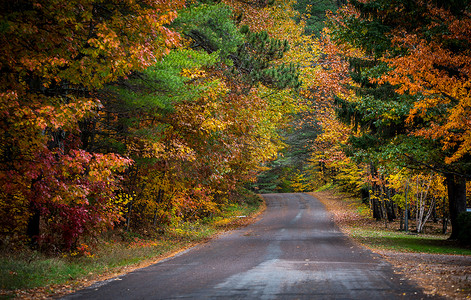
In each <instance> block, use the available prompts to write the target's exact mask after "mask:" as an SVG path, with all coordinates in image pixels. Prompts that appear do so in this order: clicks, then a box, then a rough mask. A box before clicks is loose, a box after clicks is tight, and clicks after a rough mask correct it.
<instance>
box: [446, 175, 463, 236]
mask: <svg viewBox="0 0 471 300" xmlns="http://www.w3.org/2000/svg"><path fill="white" fill-rule="evenodd" d="M445 178H446V183H447V187H448V202H449V205H450V221H451V236H450V239H457V238H458V235H459V233H460V230H461V228H460V225H459V224H458V223H457V219H458V216H459V215H460V214H461V213H462V212H465V211H466V179H465V178H464V177H461V176H458V175H453V174H446V175H445Z"/></svg>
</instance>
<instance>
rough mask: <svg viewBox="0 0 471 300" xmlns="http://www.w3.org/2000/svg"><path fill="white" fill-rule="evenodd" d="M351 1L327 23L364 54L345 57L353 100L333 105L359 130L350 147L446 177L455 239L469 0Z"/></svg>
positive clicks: (461, 198) (460, 201) (463, 155)
mask: <svg viewBox="0 0 471 300" xmlns="http://www.w3.org/2000/svg"><path fill="white" fill-rule="evenodd" d="M351 4H352V6H350V7H347V8H346V9H344V10H343V11H341V12H340V13H339V14H338V15H337V19H335V20H334V19H333V23H332V25H333V26H332V28H333V35H334V36H335V38H336V39H337V40H338V41H341V42H342V43H347V44H349V45H352V46H354V47H357V48H360V49H361V50H362V51H363V52H364V53H365V56H364V57H362V58H361V59H351V60H350V65H351V66H352V68H353V73H352V78H353V79H354V80H355V82H357V84H358V85H357V86H354V87H353V90H355V91H356V93H357V95H358V98H357V100H356V101H348V100H345V99H343V100H342V99H341V98H339V99H338V102H337V103H338V104H339V105H340V110H339V113H340V116H341V117H342V118H343V119H344V120H345V121H348V122H353V123H354V124H357V125H359V126H360V128H361V129H362V132H363V134H362V135H361V136H360V137H352V138H351V140H350V142H351V145H352V146H353V148H352V149H363V150H364V151H367V152H363V153H367V155H368V156H369V157H370V158H372V157H374V158H376V160H377V161H378V162H381V163H382V164H383V165H384V164H390V165H391V166H392V165H399V166H409V167H415V168H422V169H433V170H435V171H438V172H441V173H442V174H445V175H446V178H447V182H448V188H449V189H448V193H449V195H448V196H449V201H450V212H451V211H452V210H455V212H454V213H452V215H453V216H451V219H452V225H453V233H452V238H455V237H457V235H458V233H459V231H460V228H459V225H458V224H457V222H456V219H457V216H458V214H459V213H460V212H461V211H463V210H464V207H465V206H466V200H465V199H466V196H465V194H464V195H463V193H465V179H464V177H466V176H468V174H469V159H468V153H467V150H465V149H466V147H467V146H466V145H467V143H468V142H467V137H466V136H467V133H466V132H467V130H468V129H469V128H468V126H467V125H466V124H467V123H466V122H462V121H463V120H464V119H465V118H466V114H467V113H466V112H465V111H466V109H465V107H467V105H468V104H466V103H467V102H468V100H467V96H466V95H467V94H466V93H463V91H464V90H463V87H464V85H467V83H466V82H467V81H468V80H469V79H468V78H467V76H466V75H465V74H466V72H468V68H469V67H468V64H467V62H468V61H469V59H468V58H467V56H468V55H469V54H468V52H469V50H468V49H469V47H467V45H468V44H469V40H468V38H469V36H468V37H464V34H463V32H462V31H461V30H467V29H466V28H469V27H468V26H469V11H468V9H469V7H468V6H467V4H466V1H465V2H464V3H461V2H460V3H457V2H447V3H442V2H441V1H438V2H435V1H428V2H415V1H389V2H385V1H367V2H364V1H351ZM458 27H460V29H458ZM464 61H466V63H465V62H464ZM450 91H452V92H451V93H450ZM457 120H461V121H458V122H459V123H460V125H457ZM352 153H353V151H352ZM371 155H373V156H371ZM463 187H464V188H463Z"/></svg>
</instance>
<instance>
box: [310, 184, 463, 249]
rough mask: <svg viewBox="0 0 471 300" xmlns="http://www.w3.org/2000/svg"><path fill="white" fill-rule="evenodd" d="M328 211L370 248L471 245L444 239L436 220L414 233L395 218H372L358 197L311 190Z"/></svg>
mask: <svg viewBox="0 0 471 300" xmlns="http://www.w3.org/2000/svg"><path fill="white" fill-rule="evenodd" d="M311 194H312V195H314V196H315V197H317V198H318V199H319V200H321V202H322V203H323V204H324V205H325V206H326V207H327V208H328V209H329V211H331V212H332V213H333V214H334V216H335V221H336V224H337V225H338V226H339V227H340V228H341V229H342V230H343V231H344V232H346V233H347V234H349V235H350V236H351V237H352V238H353V239H354V240H356V241H357V242H359V243H361V244H363V245H365V246H367V247H369V248H373V249H378V250H392V251H398V252H417V253H430V254H457V255H471V248H470V247H467V246H463V245H460V244H458V243H457V242H455V241H450V240H448V237H449V234H439V233H437V232H439V231H440V229H441V225H440V224H433V223H432V222H429V223H428V225H427V226H426V229H427V232H430V233H420V234H417V233H414V232H413V231H412V230H413V220H410V221H411V225H410V226H411V227H410V229H411V231H409V232H404V231H400V230H399V227H400V225H399V222H400V221H399V220H395V221H393V222H386V223H385V221H376V220H374V219H373V217H372V215H371V212H370V209H369V208H368V206H367V205H365V204H363V203H362V202H361V200H360V199H358V198H354V197H353V198H352V197H349V196H348V195H345V194H342V193H340V192H338V191H336V190H335V187H332V186H326V187H325V188H321V189H319V190H318V191H316V192H314V193H311Z"/></svg>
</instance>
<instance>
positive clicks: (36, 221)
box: [26, 207, 41, 247]
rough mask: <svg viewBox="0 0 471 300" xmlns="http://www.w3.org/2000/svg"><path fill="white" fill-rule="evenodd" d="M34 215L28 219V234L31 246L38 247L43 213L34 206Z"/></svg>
mask: <svg viewBox="0 0 471 300" xmlns="http://www.w3.org/2000/svg"><path fill="white" fill-rule="evenodd" d="M32 212H33V213H32V215H31V216H30V217H29V219H28V227H27V228H26V235H27V236H28V238H29V242H30V245H31V247H36V246H37V244H38V237H39V225H40V221H41V214H40V212H39V209H37V208H34V207H33V208H32Z"/></svg>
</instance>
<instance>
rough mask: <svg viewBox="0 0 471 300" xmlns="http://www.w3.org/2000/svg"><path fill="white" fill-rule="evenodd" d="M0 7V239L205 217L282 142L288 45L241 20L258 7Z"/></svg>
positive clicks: (52, 243)
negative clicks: (267, 48) (285, 56)
mask: <svg viewBox="0 0 471 300" xmlns="http://www.w3.org/2000/svg"><path fill="white" fill-rule="evenodd" d="M243 7H246V8H247V9H248V11H250V12H253V13H254V14H249V13H247V11H244V9H242V8H243ZM0 10H1V19H0V39H1V45H2V46H1V48H0V63H1V64H0V68H1V73H2V76H1V79H0V95H1V97H0V99H1V101H0V166H1V168H0V186H1V187H2V188H1V191H0V220H1V221H0V228H1V232H0V234H1V235H2V240H3V241H4V242H5V243H16V242H18V241H30V242H31V243H32V245H34V246H40V247H41V248H42V249H51V250H54V249H56V250H57V249H58V250H73V249H75V248H76V247H78V245H79V244H80V243H79V242H80V241H82V240H84V239H87V238H90V237H94V236H97V235H98V234H99V233H100V232H103V231H106V230H109V229H110V228H113V227H115V226H120V227H121V228H123V229H125V230H134V229H136V230H138V229H139V228H147V229H148V228H154V229H157V228H159V227H162V226H165V224H169V223H171V222H184V221H187V220H195V219H199V218H204V217H206V216H210V215H212V214H214V213H217V212H218V211H219V209H220V208H221V207H222V206H223V205H226V204H227V203H228V201H232V200H233V198H234V193H235V191H236V189H237V188H239V187H240V186H241V184H243V183H244V182H247V181H251V180H253V178H254V176H255V175H256V173H257V171H258V170H259V166H260V164H261V163H262V162H264V161H266V160H269V159H271V158H272V157H274V156H275V155H276V153H277V151H278V150H279V149H280V148H281V147H282V143H281V141H280V137H279V135H278V133H277V128H278V127H279V126H284V125H283V124H286V122H287V121H288V119H289V118H288V117H287V113H289V112H290V111H292V110H294V109H295V100H293V98H292V97H291V94H290V91H291V90H293V91H294V90H295V89H297V88H298V87H299V85H300V83H299V80H298V73H297V69H296V66H295V64H293V63H291V64H290V61H283V57H284V54H285V53H286V52H287V51H288V50H289V48H290V46H289V43H288V42H287V41H284V40H283V39H282V38H281V37H275V36H273V35H272V34H267V33H266V31H267V30H271V29H272V28H273V26H275V25H274V22H273V21H271V19H270V17H268V18H266V19H264V18H262V19H256V18H253V17H254V16H255V15H260V16H270V8H269V7H268V6H267V5H266V4H264V5H259V3H256V4H254V5H248V4H244V3H242V2H227V4H201V3H198V2H193V3H189V2H188V3H184V1H174V0H172V1H147V0H139V1H115V0H107V1H96V0H86V1H66V2H64V1H2V3H1V4H0ZM237 19H242V20H243V21H242V22H239V21H237ZM243 25H245V26H243ZM218 41H219V42H218ZM221 41H222V42H221ZM265 46H267V47H268V46H269V47H271V49H272V51H270V52H269V53H265V52H264V49H263V48H264V47H265Z"/></svg>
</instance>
